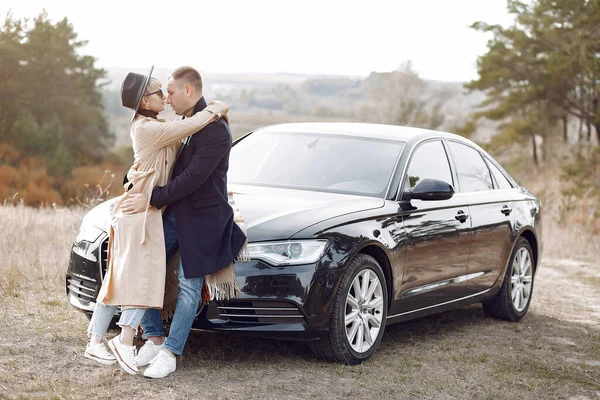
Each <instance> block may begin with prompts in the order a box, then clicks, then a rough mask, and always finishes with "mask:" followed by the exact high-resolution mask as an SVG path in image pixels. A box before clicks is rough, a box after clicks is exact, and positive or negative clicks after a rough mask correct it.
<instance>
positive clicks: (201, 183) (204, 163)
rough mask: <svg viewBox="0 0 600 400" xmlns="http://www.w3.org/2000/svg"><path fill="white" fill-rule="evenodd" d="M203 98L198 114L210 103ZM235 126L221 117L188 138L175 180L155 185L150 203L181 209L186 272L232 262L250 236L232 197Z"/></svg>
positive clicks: (179, 226)
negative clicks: (231, 127) (229, 182)
mask: <svg viewBox="0 0 600 400" xmlns="http://www.w3.org/2000/svg"><path fill="white" fill-rule="evenodd" d="M206 105H207V104H206V101H205V100H204V98H201V99H200V100H199V101H198V103H197V104H196V106H195V107H194V114H195V113H196V112H199V111H201V110H203V109H204V108H205V107H206ZM230 149H231V131H230V130H229V127H228V125H227V123H226V122H225V121H224V120H222V119H220V120H218V121H216V122H212V123H210V124H209V125H207V126H206V127H205V128H204V129H202V130H201V131H199V132H198V133H196V134H194V135H193V136H192V137H191V138H190V139H189V142H188V143H187V145H185V144H183V145H182V149H180V151H179V154H178V156H177V161H176V162H175V166H174V167H173V174H172V178H171V181H170V182H169V183H168V184H167V185H165V186H157V187H155V188H154V189H153V191H152V198H151V199H150V204H151V205H153V206H155V207H156V208H159V209H160V208H162V207H163V206H165V205H169V207H172V210H173V211H174V213H175V225H176V227H177V236H178V238H179V249H180V252H181V260H182V263H183V271H184V274H185V277H186V278H197V277H201V276H205V275H208V274H211V273H213V272H216V271H218V270H220V269H222V268H224V267H226V266H227V265H229V264H230V263H231V262H232V261H233V260H234V259H235V258H236V257H237V254H238V253H239V251H240V249H241V248H242V246H243V245H244V242H245V240H246V236H245V235H244V233H243V232H242V230H241V229H240V228H239V227H238V226H237V224H235V223H234V222H233V209H232V208H231V206H230V205H229V202H228V198H227V169H228V168H229V151H230Z"/></svg>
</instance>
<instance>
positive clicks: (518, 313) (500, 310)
mask: <svg viewBox="0 0 600 400" xmlns="http://www.w3.org/2000/svg"><path fill="white" fill-rule="evenodd" d="M521 251H527V252H528V256H529V259H530V261H531V267H530V268H531V286H530V288H529V296H528V297H527V300H526V304H525V305H524V308H522V309H520V310H519V309H518V308H517V307H515V304H514V303H513V298H512V290H513V284H512V281H511V278H512V276H513V270H514V264H515V257H517V254H519V253H520V252H521ZM535 268H536V265H535V261H534V258H533V250H532V249H531V245H530V244H529V241H528V240H527V239H525V238H524V237H520V238H519V240H518V241H517V245H516V246H515V248H514V250H513V252H512V254H511V255H510V259H509V263H508V268H506V274H505V275H504V281H503V282H502V287H500V290H499V291H498V293H497V294H496V296H495V297H494V298H493V299H492V300H490V301H488V302H485V303H483V310H484V311H485V312H486V313H487V314H488V315H490V316H491V317H494V318H499V319H504V320H507V321H513V322H518V321H520V320H521V318H523V317H524V316H525V314H527V310H528V309H529V305H530V304H531V299H532V297H533V286H534V285H533V283H534V277H535Z"/></svg>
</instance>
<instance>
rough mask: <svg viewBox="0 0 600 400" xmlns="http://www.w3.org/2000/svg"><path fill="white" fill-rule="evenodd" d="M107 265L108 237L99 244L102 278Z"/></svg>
mask: <svg viewBox="0 0 600 400" xmlns="http://www.w3.org/2000/svg"><path fill="white" fill-rule="evenodd" d="M107 266H108V239H106V240H105V241H103V242H102V245H101V246H100V270H101V271H102V280H104V275H106V268H107Z"/></svg>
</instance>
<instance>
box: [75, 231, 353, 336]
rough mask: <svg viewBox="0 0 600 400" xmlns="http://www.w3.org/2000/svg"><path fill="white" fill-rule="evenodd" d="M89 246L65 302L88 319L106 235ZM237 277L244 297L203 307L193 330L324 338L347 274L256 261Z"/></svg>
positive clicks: (241, 266) (238, 269)
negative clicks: (340, 287)
mask: <svg viewBox="0 0 600 400" xmlns="http://www.w3.org/2000/svg"><path fill="white" fill-rule="evenodd" d="M90 246H92V247H91V248H87V249H86V250H87V251H86V252H85V254H84V253H83V252H82V251H81V250H79V249H78V248H77V245H74V246H73V248H72V251H71V257H70V260H69V267H68V269H67V274H66V291H67V301H68V302H69V303H70V304H71V305H72V306H73V307H75V308H77V309H79V310H80V311H83V312H85V313H88V314H90V313H92V312H93V311H94V308H95V305H96V304H95V301H96V297H97V296H98V292H99V290H100V286H101V284H102V278H103V277H104V273H105V271H106V251H107V238H106V236H104V235H103V236H102V237H100V238H98V239H97V240H96V242H94V243H92V244H90ZM81 254H84V255H85V257H84V256H82V255H81ZM86 257H87V258H86ZM235 272H236V277H237V282H238V285H239V287H240V289H241V291H242V293H241V294H240V295H239V296H238V297H237V298H235V299H233V300H231V301H228V302H223V301H213V302H211V303H210V304H209V305H208V306H207V307H204V308H203V309H202V310H200V312H199V314H198V315H197V317H196V319H195V321H194V325H193V327H194V328H197V329H205V330H214V331H229V332H239V333H244V334H252V335H259V336H270V337H277V338H282V339H297V340H313V339H318V338H321V337H323V336H325V335H326V333H327V331H328V330H329V323H330V318H329V317H330V314H331V308H332V304H333V300H334V298H335V294H336V292H337V287H338V285H339V282H340V280H341V276H342V272H343V271H341V270H338V271H317V265H316V264H307V265H298V266H286V267H273V266H271V265H269V264H266V263H264V262H262V261H254V260H253V261H251V262H247V263H242V262H238V263H236V264H235Z"/></svg>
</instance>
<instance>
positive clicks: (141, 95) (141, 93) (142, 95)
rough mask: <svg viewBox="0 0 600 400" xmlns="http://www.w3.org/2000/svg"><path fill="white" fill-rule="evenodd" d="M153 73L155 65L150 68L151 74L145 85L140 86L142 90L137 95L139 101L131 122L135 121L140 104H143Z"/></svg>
mask: <svg viewBox="0 0 600 400" xmlns="http://www.w3.org/2000/svg"><path fill="white" fill-rule="evenodd" d="M152 71H154V65H152V66H151V67H150V72H148V75H147V76H146V79H145V80H144V83H142V84H141V85H140V89H139V91H138V94H137V98H136V99H137V100H136V102H135V110H133V115H132V116H131V122H133V121H135V117H136V116H137V114H138V112H137V110H138V109H139V108H140V104H141V103H142V98H143V97H144V93H146V88H147V87H148V82H149V81H150V77H151V76H152Z"/></svg>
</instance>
